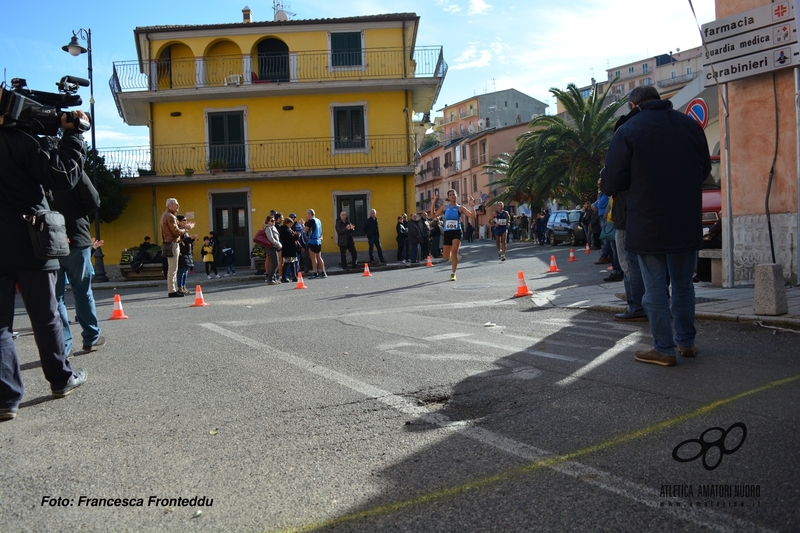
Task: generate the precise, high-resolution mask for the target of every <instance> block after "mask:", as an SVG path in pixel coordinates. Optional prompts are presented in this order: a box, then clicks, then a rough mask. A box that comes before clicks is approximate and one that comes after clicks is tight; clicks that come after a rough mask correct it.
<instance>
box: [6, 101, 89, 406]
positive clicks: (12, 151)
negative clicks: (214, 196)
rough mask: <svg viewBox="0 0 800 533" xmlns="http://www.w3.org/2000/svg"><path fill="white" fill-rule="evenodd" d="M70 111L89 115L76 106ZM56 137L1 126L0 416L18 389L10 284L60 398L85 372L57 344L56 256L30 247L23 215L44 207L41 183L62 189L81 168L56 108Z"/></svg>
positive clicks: (74, 141)
mask: <svg viewBox="0 0 800 533" xmlns="http://www.w3.org/2000/svg"><path fill="white" fill-rule="evenodd" d="M72 115H73V116H74V117H75V118H80V119H83V120H86V121H88V120H89V117H88V116H87V115H86V114H85V113H83V112H82V111H73V112H72ZM61 128H62V129H63V131H64V135H63V137H62V138H61V139H60V140H56V139H52V138H46V137H42V138H40V137H37V136H35V135H32V134H30V133H27V132H25V131H22V130H19V129H14V128H8V127H0V234H1V235H3V236H4V238H5V239H6V250H7V253H4V254H0V420H10V419H12V418H14V417H15V416H16V414H17V407H18V405H19V402H20V400H21V399H22V394H23V390H24V387H23V384H22V376H21V374H20V367H19V359H18V358H17V350H16V347H15V345H14V341H13V340H12V338H11V331H12V327H13V322H14V285H15V284H16V285H18V286H19V293H20V296H22V301H23V303H24V304H25V309H26V310H27V312H28V317H29V318H30V321H31V327H32V328H33V334H34V338H35V339H36V345H37V347H38V349H39V359H40V360H41V363H42V371H43V372H44V375H45V378H46V379H47V381H49V382H50V389H51V391H52V395H53V397H54V398H63V397H64V396H66V395H67V394H69V393H70V392H72V390H73V389H75V388H76V387H79V386H80V385H82V384H83V382H84V381H85V380H86V371H85V370H84V369H82V368H77V369H74V370H73V368H72V366H71V365H70V363H69V361H68V360H67V358H66V353H65V351H64V331H63V329H62V325H61V317H60V316H59V313H58V306H57V304H56V295H55V281H56V272H57V271H58V269H59V263H58V261H57V260H55V259H52V260H40V259H37V258H36V257H35V256H34V254H33V245H32V244H31V237H30V234H29V233H28V228H26V227H25V226H26V224H27V222H26V221H25V220H24V219H23V215H31V214H33V213H35V212H36V211H37V210H42V209H48V208H49V204H48V202H47V199H46V197H45V189H48V190H54V191H68V190H70V189H72V188H73V187H74V186H75V184H76V183H78V180H80V179H81V176H82V175H83V161H84V157H85V155H86V147H85V145H84V142H83V137H82V136H81V133H80V132H79V131H78V130H77V129H75V125H74V123H73V122H67V114H62V115H61Z"/></svg>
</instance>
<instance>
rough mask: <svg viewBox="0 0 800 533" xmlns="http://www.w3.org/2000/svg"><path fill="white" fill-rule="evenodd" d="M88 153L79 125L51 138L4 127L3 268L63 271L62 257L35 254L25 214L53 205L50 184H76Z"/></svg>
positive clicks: (0, 172) (0, 148) (0, 174)
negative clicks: (47, 194) (47, 193)
mask: <svg viewBox="0 0 800 533" xmlns="http://www.w3.org/2000/svg"><path fill="white" fill-rule="evenodd" d="M85 155H86V148H85V145H84V143H83V137H82V136H81V135H80V134H79V133H78V132H77V131H75V130H67V131H65V132H64V136H63V137H62V138H61V140H60V141H55V140H53V141H52V142H51V140H50V139H48V138H41V139H40V138H38V137H36V136H35V135H31V134H28V133H25V132H23V131H20V130H17V129H12V128H0V235H2V236H3V239H4V241H5V245H6V252H5V253H2V254H0V272H3V273H11V272H13V271H15V270H45V271H48V270H58V268H59V264H58V261H56V260H54V259H51V260H49V261H43V260H41V259H36V258H35V257H34V255H33V246H32V245H31V238H30V234H29V233H28V228H26V227H25V222H24V220H23V219H22V214H25V215H29V214H33V213H35V212H36V211H38V210H42V209H49V207H50V206H49V204H48V202H47V199H46V197H45V189H47V190H51V191H68V190H70V189H72V188H73V187H74V186H75V184H76V183H78V180H80V179H81V176H82V175H83V160H84V157H85Z"/></svg>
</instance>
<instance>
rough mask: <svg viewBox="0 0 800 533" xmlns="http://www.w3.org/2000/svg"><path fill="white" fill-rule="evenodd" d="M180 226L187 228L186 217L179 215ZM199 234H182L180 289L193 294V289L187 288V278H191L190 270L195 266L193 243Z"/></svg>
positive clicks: (179, 267)
mask: <svg viewBox="0 0 800 533" xmlns="http://www.w3.org/2000/svg"><path fill="white" fill-rule="evenodd" d="M177 219H178V227H179V228H186V217H185V216H183V215H178V216H177ZM195 239H197V235H188V234H184V235H181V238H180V245H179V249H180V255H179V256H178V291H179V292H181V293H183V294H192V291H190V290H189V289H187V288H186V280H187V279H188V278H189V270H191V269H193V268H194V258H193V257H192V244H194V241H195Z"/></svg>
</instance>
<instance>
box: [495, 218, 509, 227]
mask: <svg viewBox="0 0 800 533" xmlns="http://www.w3.org/2000/svg"><path fill="white" fill-rule="evenodd" d="M506 224H508V219H505V218H498V219H497V225H498V226H505V225H506Z"/></svg>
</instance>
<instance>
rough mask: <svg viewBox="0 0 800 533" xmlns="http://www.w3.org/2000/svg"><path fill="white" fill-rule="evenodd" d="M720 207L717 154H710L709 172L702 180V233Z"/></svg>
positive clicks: (717, 215)
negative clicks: (704, 179)
mask: <svg viewBox="0 0 800 533" xmlns="http://www.w3.org/2000/svg"><path fill="white" fill-rule="evenodd" d="M721 209H722V191H721V190H720V175H719V156H718V155H712V156H711V173H710V174H709V175H708V177H707V178H706V181H704V182H703V233H705V232H707V231H708V230H709V228H711V226H713V225H714V224H715V223H716V222H717V220H719V212H720V210H721Z"/></svg>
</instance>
